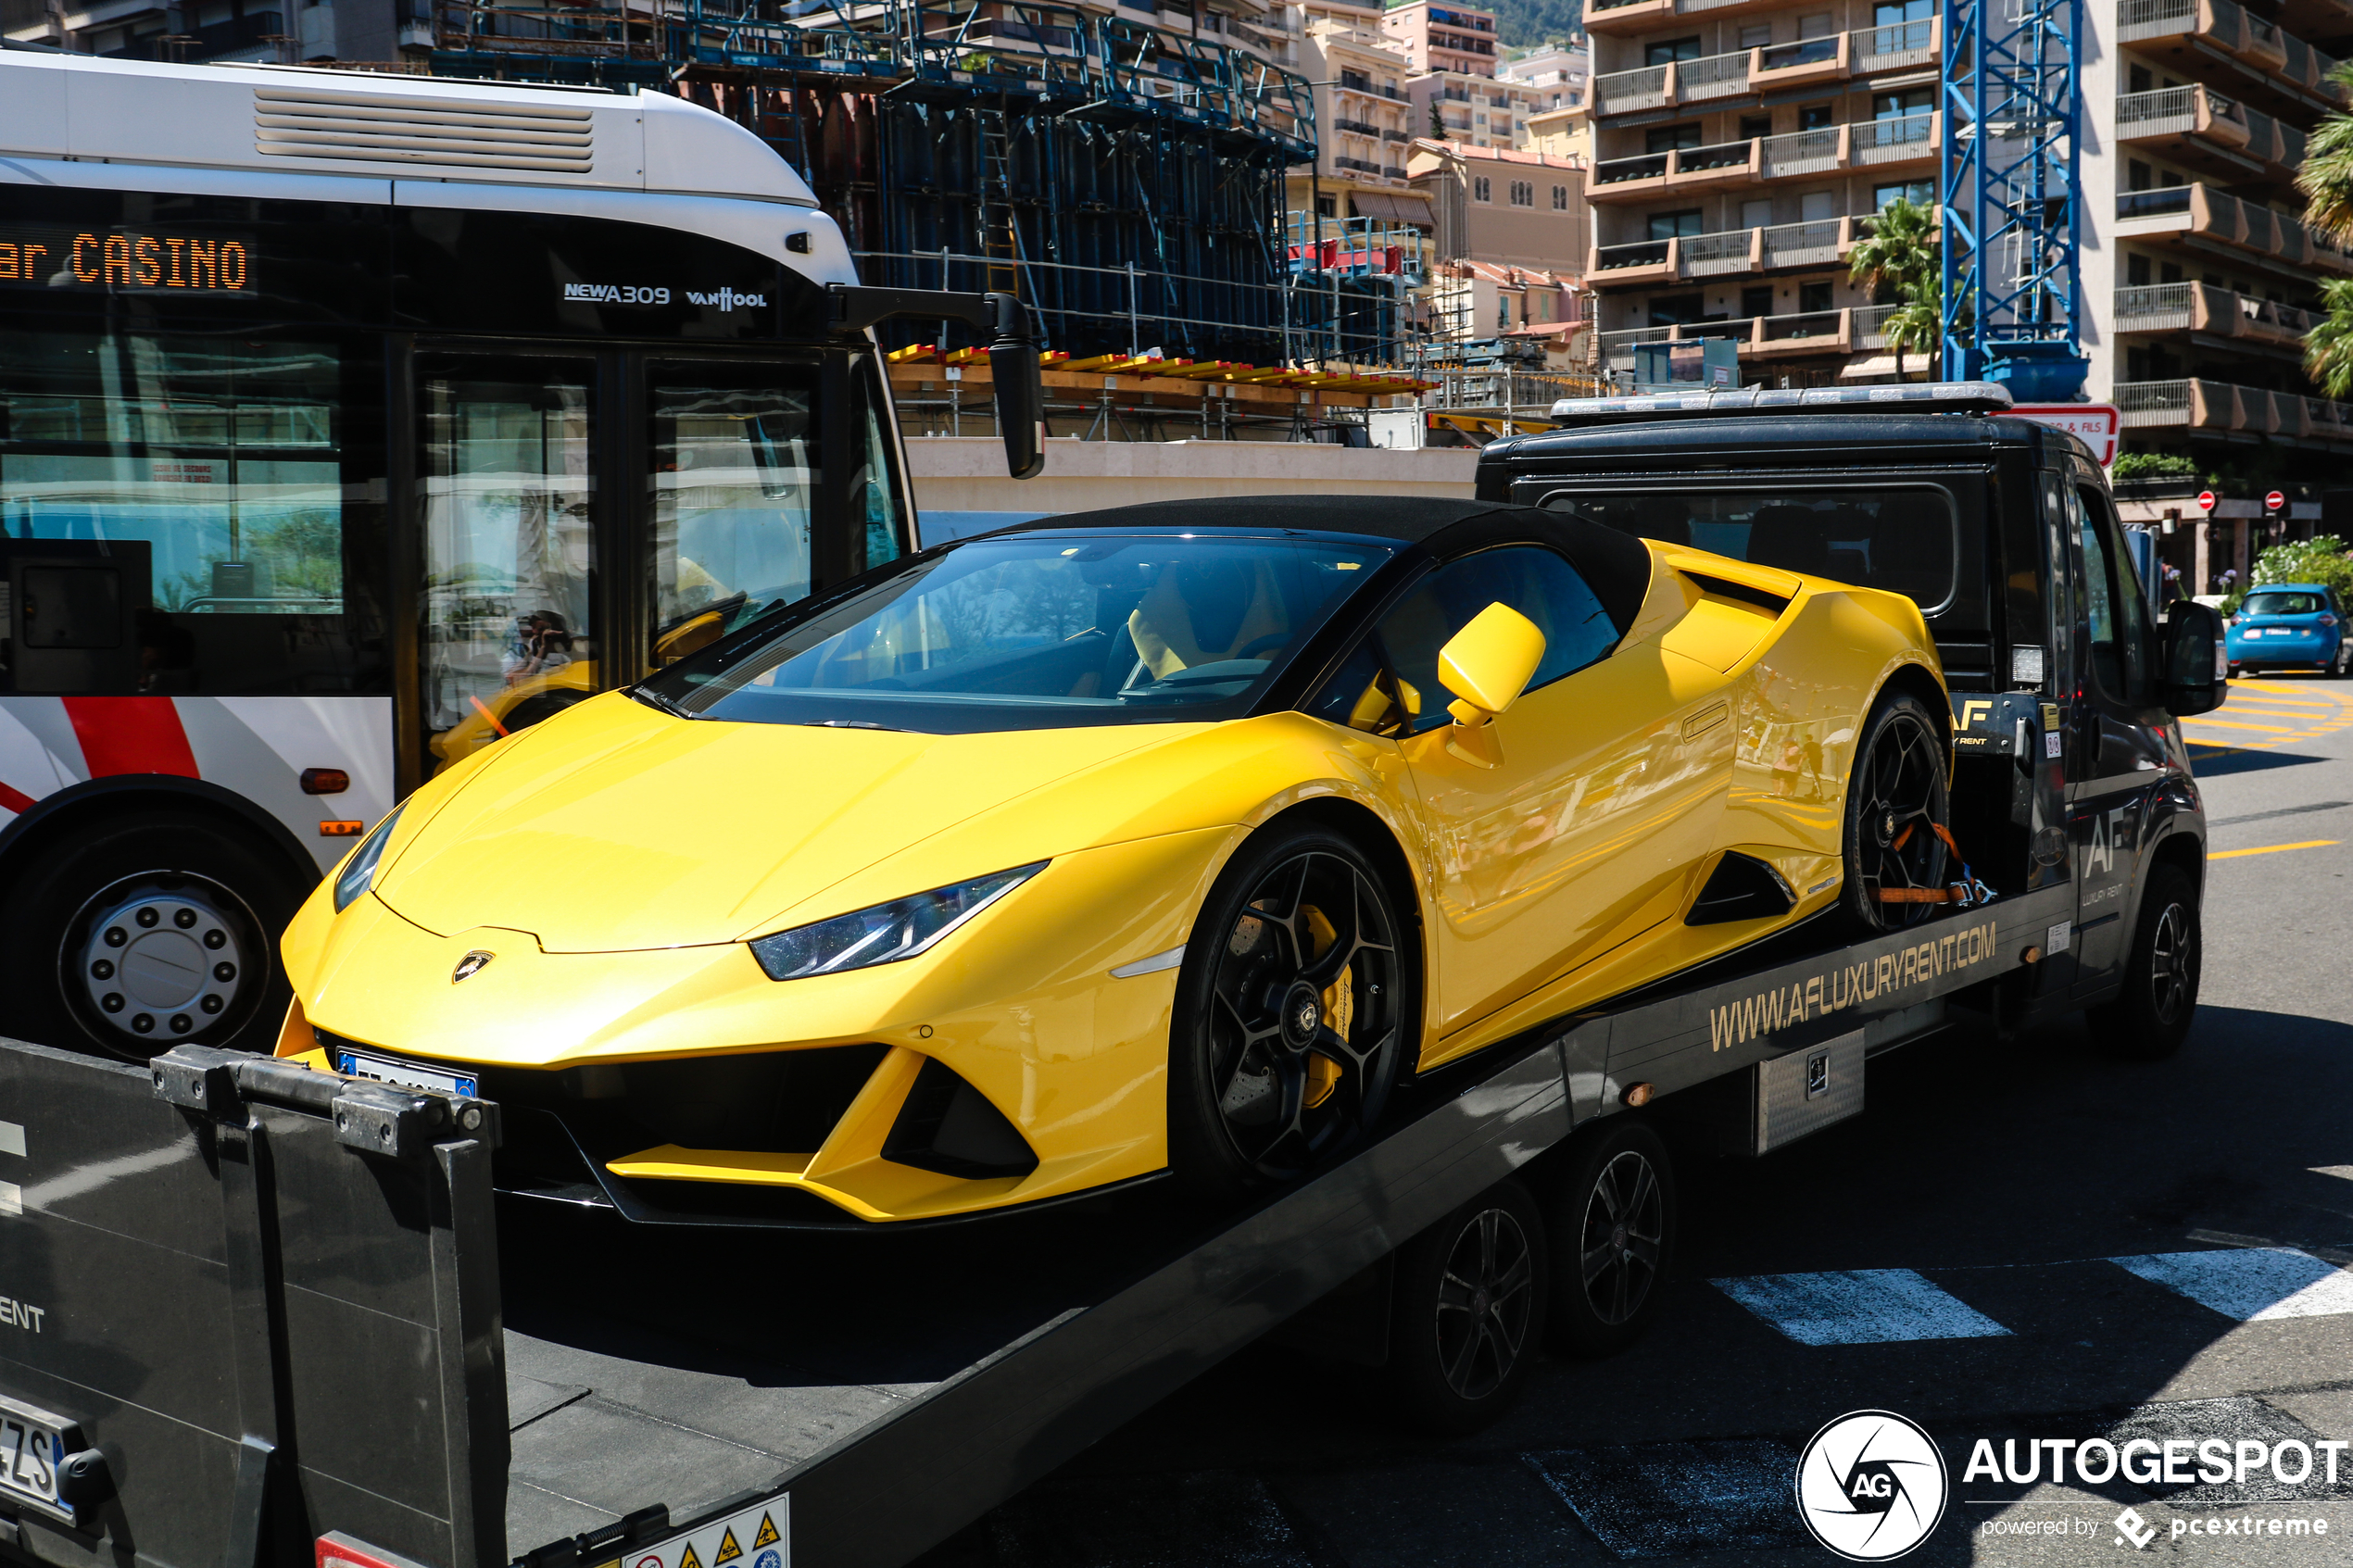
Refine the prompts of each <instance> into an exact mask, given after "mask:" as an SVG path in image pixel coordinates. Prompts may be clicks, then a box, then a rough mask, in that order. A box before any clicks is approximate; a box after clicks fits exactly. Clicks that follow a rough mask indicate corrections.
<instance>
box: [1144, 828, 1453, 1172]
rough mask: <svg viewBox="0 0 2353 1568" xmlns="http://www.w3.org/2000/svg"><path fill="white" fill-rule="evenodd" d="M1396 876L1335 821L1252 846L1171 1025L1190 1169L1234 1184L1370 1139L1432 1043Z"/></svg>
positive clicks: (1172, 1119)
mask: <svg viewBox="0 0 2353 1568" xmlns="http://www.w3.org/2000/svg"><path fill="white" fill-rule="evenodd" d="M1400 929H1401V928H1400V924H1399V921H1398V917H1397V914H1396V912H1395V909H1394V908H1393V907H1392V903H1391V899H1390V893H1389V891H1388V889H1387V888H1386V887H1385V886H1384V885H1383V884H1382V880H1381V877H1380V875H1379V873H1378V872H1376V871H1375V870H1374V868H1373V866H1372V864H1371V863H1370V861H1368V860H1367V859H1365V856H1364V854H1363V853H1362V852H1361V851H1360V850H1358V849H1357V848H1356V847H1355V846H1354V845H1353V844H1352V843H1350V842H1349V841H1348V840H1347V839H1345V838H1342V837H1340V836H1338V835H1337V834H1329V833H1325V832H1322V831H1320V830H1308V831H1306V832H1304V833H1299V834H1282V835H1278V836H1277V837H1275V838H1273V839H1272V840H1270V841H1269V842H1268V843H1266V844H1265V845H1261V846H1246V847H1245V848H1244V850H1243V851H1242V853H1241V854H1240V855H1238V856H1237V857H1236V858H1235V862H1234V863H1233V864H1232V865H1230V866H1228V868H1227V873H1226V874H1225V875H1224V876H1221V877H1220V878H1219V884H1218V887H1217V889H1215V890H1214V891H1213V892H1212V894H1211V896H1210V898H1209V902H1208V904H1207V906H1206V907H1205V908H1204V909H1203V910H1202V919H1201V921H1200V922H1198V923H1197V924H1196V925H1195V927H1194V934H1193V936H1192V939H1191V940H1190V941H1189V942H1188V943H1187V945H1186V956H1185V964H1184V972H1183V974H1182V976H1181V977H1180V978H1179V980H1178V985H1177V990H1178V995H1177V1005H1176V1016H1175V1024H1174V1027H1173V1029H1172V1031H1171V1038H1170V1070H1171V1084H1170V1095H1169V1145H1170V1157H1171V1163H1172V1164H1173V1165H1174V1166H1175V1167H1176V1171H1177V1173H1178V1174H1179V1175H1180V1176H1181V1177H1183V1178H1185V1179H1186V1180H1188V1181H1189V1182H1190V1183H1191V1184H1192V1185H1194V1186H1196V1187H1197V1188H1199V1189H1202V1190H1204V1191H1207V1192H1210V1193H1212V1194H1214V1195H1219V1196H1231V1195H1233V1194H1235V1193H1237V1192H1239V1191H1242V1190H1246V1189H1247V1188H1250V1187H1252V1186H1257V1185H1265V1184H1268V1183H1274V1182H1282V1181H1288V1180H1290V1179H1291V1178H1293V1177H1295V1176H1297V1175H1298V1174H1300V1173H1302V1171H1304V1170H1306V1169H1307V1168H1308V1167H1309V1166H1310V1165H1312V1164H1314V1163H1315V1161H1317V1160H1322V1159H1325V1158H1327V1156H1330V1155H1332V1154H1334V1153H1337V1152H1339V1151H1340V1150H1341V1149H1344V1148H1350V1147H1352V1146H1353V1145H1354V1144H1355V1143H1357V1142H1358V1141H1359V1140H1361V1139H1362V1138H1363V1137H1364V1135H1365V1133H1366V1132H1367V1131H1369V1130H1370V1128H1371V1127H1372V1125H1373V1123H1374V1122H1375V1121H1377V1120H1378V1117H1379V1115H1380V1111H1381V1107H1382V1105H1383V1104H1384V1103H1385V1102H1386V1100H1387V1098H1388V1095H1389V1090H1390V1085H1392V1084H1393V1083H1394V1082H1395V1081H1396V1078H1397V1074H1398V1072H1399V1070H1400V1068H1401V1065H1402V1064H1403V1059H1404V1056H1405V1053H1406V1052H1407V1051H1408V1050H1410V1049H1413V1048H1414V1047H1416V1046H1417V1045H1418V1044H1419V1040H1418V1025H1419V1022H1420V1013H1419V1010H1418V1008H1417V1007H1416V1006H1415V1005H1414V998H1415V996H1416V986H1415V985H1414V983H1413V978H1412V976H1411V974H1410V973H1409V968H1410V966H1409V965H1408V964H1407V963H1406V962H1405V961H1403V960H1402V958H1401V949H1400V945H1399V933H1400Z"/></svg>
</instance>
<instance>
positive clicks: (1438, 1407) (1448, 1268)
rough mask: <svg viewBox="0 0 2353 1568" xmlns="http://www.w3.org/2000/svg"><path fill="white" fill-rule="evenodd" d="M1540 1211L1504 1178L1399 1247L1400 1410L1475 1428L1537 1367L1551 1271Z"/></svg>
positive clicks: (1393, 1341) (1393, 1340)
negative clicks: (1401, 1408) (1546, 1254)
mask: <svg viewBox="0 0 2353 1568" xmlns="http://www.w3.org/2000/svg"><path fill="white" fill-rule="evenodd" d="M1544 1249H1545V1237H1544V1217H1543V1214H1542V1211H1541V1210H1539V1209H1538V1208H1537V1207H1536V1200H1535V1199H1534V1198H1530V1197H1529V1195H1528V1189H1527V1188H1526V1187H1524V1186H1522V1185H1520V1184H1519V1183H1518V1182H1517V1181H1516V1180H1512V1179H1509V1178H1506V1179H1505V1180H1504V1181H1502V1182H1498V1183H1497V1184H1496V1185H1493V1186H1491V1187H1490V1188H1488V1189H1487V1190H1486V1191H1485V1192H1484V1193H1481V1194H1480V1195H1479V1196H1478V1197H1477V1198H1473V1199H1471V1201H1470V1202H1468V1203H1466V1204H1465V1205H1463V1207H1461V1208H1460V1209H1457V1210H1454V1211H1453V1213H1452V1214H1449V1215H1447V1216H1446V1218H1444V1219H1443V1220H1441V1221H1440V1222H1439V1223H1436V1224H1434V1225H1432V1226H1430V1227H1429V1229H1428V1230H1426V1231H1424V1232H1422V1234H1421V1235H1419V1236H1416V1237H1415V1238H1414V1239H1413V1240H1411V1241H1409V1242H1407V1243H1406V1244H1405V1245H1404V1246H1403V1247H1402V1248H1399V1249H1398V1253H1397V1276H1396V1278H1397V1294H1396V1298H1395V1308H1394V1311H1395V1313H1396V1316H1395V1317H1394V1318H1392V1319H1391V1320H1390V1351H1389V1380H1390V1386H1391V1387H1392V1388H1393V1389H1394V1390H1395V1392H1396V1394H1397V1397H1398V1401H1399V1404H1400V1405H1401V1406H1402V1407H1403V1412H1404V1414H1405V1415H1406V1416H1407V1417H1408V1418H1409V1419H1411V1420H1412V1421H1413V1423H1414V1424H1416V1425H1418V1426H1422V1427H1426V1428H1428V1429H1429V1430H1432V1431H1436V1432H1443V1433H1449V1434H1460V1433H1465V1432H1475V1431H1477V1430H1478V1428H1480V1427H1482V1426H1484V1425H1486V1424H1488V1423H1489V1422H1491V1421H1493V1420H1494V1419H1495V1418H1496V1417H1497V1416H1499V1415H1501V1414H1503V1413H1504V1411H1506V1410H1508V1409H1510V1408H1511V1403H1512V1401H1513V1400H1514V1399H1517V1398H1518V1397H1519V1391H1520V1386H1521V1385H1523V1384H1525V1383H1526V1382H1527V1381H1528V1379H1529V1374H1531V1373H1533V1372H1534V1371H1535V1368H1536V1357H1537V1348H1538V1345H1539V1342H1540V1341H1541V1340H1542V1338H1543V1336H1544V1311H1545V1296H1546V1292H1547V1291H1548V1290H1549V1288H1550V1280H1549V1276H1550V1274H1551V1272H1552V1271H1551V1267H1550V1264H1549V1262H1548V1261H1547V1259H1546V1257H1545V1250H1544Z"/></svg>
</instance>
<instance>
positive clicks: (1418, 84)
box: [1406, 70, 1553, 147]
mask: <svg viewBox="0 0 2353 1568" xmlns="http://www.w3.org/2000/svg"><path fill="white" fill-rule="evenodd" d="M1406 93H1407V94H1408V96H1410V97H1411V98H1412V99H1413V102H1414V108H1415V120H1414V133H1415V134H1416V135H1417V136H1438V135H1439V132H1441V130H1442V131H1443V132H1445V134H1444V135H1443V136H1442V137H1441V140H1443V141H1449V142H1462V143H1466V144H1468V145H1471V146H1474V147H1525V146H1526V145H1527V144H1528V122H1529V119H1533V118H1534V117H1535V116H1537V115H1540V114H1542V113H1543V112H1544V111H1545V110H1546V109H1547V108H1548V107H1550V102H1551V99H1552V96H1553V89H1552V88H1550V87H1537V86H1532V85H1530V84H1529V83H1527V82H1506V81H1504V80H1501V79H1499V78H1494V77H1486V76H1466V75H1464V74H1463V73H1462V72H1460V71H1452V70H1445V71H1431V72H1428V73H1427V74H1425V75H1421V76H1416V77H1414V78H1412V79H1410V80H1409V81H1408V82H1406Z"/></svg>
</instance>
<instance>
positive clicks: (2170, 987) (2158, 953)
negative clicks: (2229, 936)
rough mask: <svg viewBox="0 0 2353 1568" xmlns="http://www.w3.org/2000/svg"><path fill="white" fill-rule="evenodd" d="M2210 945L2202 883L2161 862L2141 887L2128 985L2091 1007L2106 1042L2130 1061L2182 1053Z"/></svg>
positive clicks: (2096, 1030)
mask: <svg viewBox="0 0 2353 1568" xmlns="http://www.w3.org/2000/svg"><path fill="white" fill-rule="evenodd" d="M2204 949H2205V933H2204V930H2203V928H2202V926H2201V924H2200V922H2199V919H2198V908H2197V886H2196V884H2195V883H2193V882H2192V881H2191V880H2190V876H2189V873H2188V872H2184V871H2183V870H2182V869H2181V868H2180V867H2179V866H2159V867H2158V868H2157V869H2156V870H2155V871H2154V872H2151V873H2150V874H2149V884H2148V890H2147V891H2146V892H2145V893H2144V894H2142V895H2141V918H2140V922H2139V924H2138V925H2136V926H2135V927H2134V928H2133V950H2132V952H2131V953H2130V954H2129V955H2127V956H2126V958H2125V960H2124V988H2123V989H2122V990H2121V991H2120V992H2119V993H2118V994H2117V996H2116V998H2115V999H2114V1000H2113V1001H2108V1002H2104V1003H2102V1004H2101V1005H2100V1006H2098V1007H2095V1008H2093V1009H2091V1010H2089V1012H2088V1013H2087V1014H2086V1015H2085V1017H2086V1021H2087V1022H2089V1024H2090V1026H2091V1030H2092V1034H2093V1036H2094V1037H2095V1039H2097V1040H2098V1042H2099V1044H2100V1047H2101V1048H2102V1049H2103V1050H2105V1051H2107V1052H2108V1055H2110V1056H2113V1057H2118V1058H2120V1059H2121V1060H2126V1061H2164V1060H2168V1059H2169V1058H2171V1057H2173V1056H2175V1055H2177V1054H2178V1053H2179V1052H2180V1051H2181V1048H2182V1042H2183V1041H2184V1040H2186V1039H2188V1038H2189V1035H2190V1024H2191V1022H2192V1021H2193V1020H2195V1019H2196V1015H2197V985H2198V967H2199V961H2200V959H2201V957H2202V956H2203V953H2204Z"/></svg>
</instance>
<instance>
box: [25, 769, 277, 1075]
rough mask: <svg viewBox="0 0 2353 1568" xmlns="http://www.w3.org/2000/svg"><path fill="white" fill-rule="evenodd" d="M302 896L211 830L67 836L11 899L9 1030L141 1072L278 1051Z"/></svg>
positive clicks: (259, 856)
mask: <svg viewBox="0 0 2353 1568" xmlns="http://www.w3.org/2000/svg"><path fill="white" fill-rule="evenodd" d="M303 891H304V890H303V889H301V888H298V887H296V885H295V884H293V881H292V880H291V879H290V878H289V877H288V876H287V875H286V873H285V872H284V871H283V869H281V867H280V865H279V863H278V858H277V857H276V856H274V855H272V854H271V852H270V851H269V850H268V849H266V848H265V847H262V846H260V845H258V844H256V843H254V842H252V841H251V839H250V838H249V836H248V835H246V834H243V833H240V832H239V831H238V830H236V829H235V828H233V827H232V826H229V825H228V824H226V823H223V822H220V821H218V820H217V819H213V818H209V817H199V816H193V815H189V814H185V813H173V814H170V815H163V814H157V815H151V816H141V817H139V818H137V819H135V820H128V821H120V822H112V823H102V824H99V825H96V826H94V827H92V828H90V829H88V830H86V831H80V832H76V833H74V834H70V835H65V834H61V835H60V841H59V842H58V843H57V844H55V845H53V846H51V847H48V848H47V849H45V850H44V851H43V852H41V853H40V854H38V855H36V856H35V857H34V858H33V859H32V860H31V862H30V863H28V864H27V865H26V866H25V867H24V868H23V870H22V872H20V873H19V875H18V876H17V877H16V878H15V879H14V880H13V881H12V882H11V883H10V884H8V885H7V887H6V890H5V891H0V931H4V932H6V934H7V936H6V941H5V942H0V997H6V1001H5V1002H4V1003H0V1029H5V1030H6V1031H7V1032H9V1033H14V1034H21V1035H25V1036H26V1037H28V1038H31V1039H32V1040H34V1041H36V1042H38V1043H40V1044H43V1045H49V1046H57V1047H64V1048H67V1049H82V1050H95V1051H98V1052H100V1053H103V1054H105V1055H107V1056H113V1057H118V1058H120V1059H122V1060H128V1061H145V1060H147V1059H148V1058H149V1057H151V1056H154V1055H156V1054H157V1053H158V1052H161V1051H166V1050H169V1049H170V1048H171V1047H173V1046H177V1045H186V1044H190V1043H195V1044H202V1045H208V1046H223V1047H229V1048H231V1049H237V1050H268V1049H270V1048H271V1047H272V1046H273V1045H274V1044H275V1043H276V1039H277V1030H278V1022H279V1016H280V1014H282V1013H283V1011H284V1010H285V1005H286V986H285V982H284V979H283V975H282V974H281V972H280V971H279V967H278V962H277V953H276V939H277V934H278V933H279V932H280V931H281V930H283V928H284V926H285V923H286V922H287V921H289V920H291V919H292V918H293V917H294V912H295V909H296V907H297V906H298V905H299V904H300V903H301V901H302V897H303Z"/></svg>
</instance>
